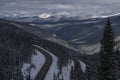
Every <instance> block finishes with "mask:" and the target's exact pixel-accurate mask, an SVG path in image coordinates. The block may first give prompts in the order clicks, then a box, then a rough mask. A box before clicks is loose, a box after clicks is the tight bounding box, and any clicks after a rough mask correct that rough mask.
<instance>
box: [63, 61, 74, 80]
mask: <svg viewBox="0 0 120 80" xmlns="http://www.w3.org/2000/svg"><path fill="white" fill-rule="evenodd" d="M72 66H73V67H74V61H72V60H70V61H69V63H68V66H64V67H63V68H62V74H63V79H64V80H70V71H71V67H72Z"/></svg>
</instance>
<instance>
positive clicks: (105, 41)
mask: <svg viewBox="0 0 120 80" xmlns="http://www.w3.org/2000/svg"><path fill="white" fill-rule="evenodd" d="M114 46H115V41H114V33H113V30H112V27H111V23H110V20H109V19H108V20H107V23H106V25H105V27H104V32H103V38H102V40H101V53H100V57H101V67H100V69H101V70H100V71H101V72H100V79H99V80H117V79H116V66H117V65H116V61H115V58H116V54H115V51H114Z"/></svg>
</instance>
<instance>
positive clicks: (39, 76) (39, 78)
mask: <svg viewBox="0 0 120 80" xmlns="http://www.w3.org/2000/svg"><path fill="white" fill-rule="evenodd" d="M33 46H34V47H35V48H36V49H37V50H38V51H40V52H41V53H42V54H43V55H44V56H45V59H46V61H45V63H44V65H43V66H42V68H41V70H40V71H39V72H38V74H37V76H36V77H35V79H34V80H44V78H45V76H46V74H47V72H48V70H49V68H50V66H51V64H52V57H51V55H50V54H48V53H47V52H46V51H45V50H44V49H43V48H41V47H39V46H36V45H33Z"/></svg>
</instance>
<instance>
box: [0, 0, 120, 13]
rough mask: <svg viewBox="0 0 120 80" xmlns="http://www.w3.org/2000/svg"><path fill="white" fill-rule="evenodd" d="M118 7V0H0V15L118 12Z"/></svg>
mask: <svg viewBox="0 0 120 80" xmlns="http://www.w3.org/2000/svg"><path fill="white" fill-rule="evenodd" d="M119 8H120V0H95V1H94V0H0V15H4V14H18V13H20V14H31V15H33V14H39V13H43V12H61V11H66V12H76V13H77V12H81V13H83V14H89V13H92V14H96V13H97V14H103V13H104V12H106V13H105V14H115V13H119V12H120V9H119Z"/></svg>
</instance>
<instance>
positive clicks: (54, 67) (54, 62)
mask: <svg viewBox="0 0 120 80" xmlns="http://www.w3.org/2000/svg"><path fill="white" fill-rule="evenodd" d="M42 49H43V48H42ZM43 50H44V51H46V52H47V53H48V54H50V55H51V56H52V64H51V66H50V69H49V70H48V73H47V75H46V77H45V79H44V80H53V75H54V73H55V74H57V73H58V72H59V70H58V66H57V62H58V58H57V57H56V56H55V55H53V54H52V53H51V52H49V51H47V50H45V49H43Z"/></svg>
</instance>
